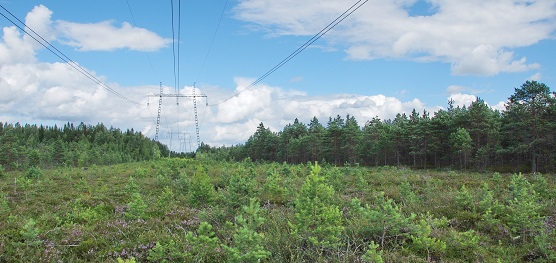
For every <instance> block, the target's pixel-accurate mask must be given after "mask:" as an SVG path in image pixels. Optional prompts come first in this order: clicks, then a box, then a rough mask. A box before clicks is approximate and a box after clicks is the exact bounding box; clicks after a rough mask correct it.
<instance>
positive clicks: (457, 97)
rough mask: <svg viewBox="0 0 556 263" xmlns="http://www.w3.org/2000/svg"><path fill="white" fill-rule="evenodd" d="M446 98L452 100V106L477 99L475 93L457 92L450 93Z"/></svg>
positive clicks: (468, 103)
mask: <svg viewBox="0 0 556 263" xmlns="http://www.w3.org/2000/svg"><path fill="white" fill-rule="evenodd" d="M448 100H453V101H454V106H460V107H462V106H469V105H471V103H472V102H474V101H475V100H477V97H476V96H475V95H470V94H462V93H457V94H452V95H450V97H449V98H448Z"/></svg>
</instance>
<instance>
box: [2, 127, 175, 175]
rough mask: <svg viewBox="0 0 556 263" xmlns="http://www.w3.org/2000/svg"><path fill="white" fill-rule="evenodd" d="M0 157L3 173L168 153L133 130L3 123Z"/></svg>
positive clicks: (131, 159)
mask: <svg viewBox="0 0 556 263" xmlns="http://www.w3.org/2000/svg"><path fill="white" fill-rule="evenodd" d="M0 153H1V154H0V165H1V166H2V169H7V170H20V169H26V168H28V167H53V166H63V165H69V166H89V165H92V164H116V163H125V162H133V161H143V160H152V159H153V158H158V157H160V156H161V155H164V156H167V155H168V153H169V150H168V147H166V145H163V144H161V143H159V142H157V141H153V140H151V139H149V138H147V137H145V136H144V135H143V134H141V133H140V132H136V131H134V130H133V129H131V130H126V131H121V130H120V129H117V128H113V127H110V128H106V127H105V126H104V125H103V124H102V123H100V124H97V125H95V126H91V125H85V124H83V123H81V124H79V125H78V126H74V125H73V124H72V123H67V124H65V125H64V126H63V127H58V126H56V125H55V126H53V127H48V126H43V125H40V126H37V125H30V124H25V125H21V124H19V123H16V124H8V123H1V122H0Z"/></svg>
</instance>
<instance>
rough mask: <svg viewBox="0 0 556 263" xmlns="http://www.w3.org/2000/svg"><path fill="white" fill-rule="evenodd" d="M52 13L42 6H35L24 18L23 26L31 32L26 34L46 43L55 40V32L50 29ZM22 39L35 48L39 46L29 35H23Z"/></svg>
mask: <svg viewBox="0 0 556 263" xmlns="http://www.w3.org/2000/svg"><path fill="white" fill-rule="evenodd" d="M52 13H53V12H52V11H50V9H48V8H47V7H45V6H44V5H38V6H35V7H34V8H33V10H31V12H29V13H28V14H27V16H26V17H25V25H26V26H27V27H29V28H31V29H32V31H31V30H29V31H28V33H29V34H30V35H32V36H33V37H35V38H37V39H39V40H40V39H41V38H42V39H44V40H46V41H51V40H54V39H56V34H55V31H54V30H53V28H52V20H51V17H52ZM33 32H34V33H33ZM35 33H36V34H35ZM37 34H38V36H37ZM39 36H40V37H39ZM24 39H25V40H26V41H27V42H29V43H32V44H33V45H34V46H35V47H39V46H40V44H39V43H37V42H36V41H35V40H34V39H32V37H30V36H29V35H25V37H24Z"/></svg>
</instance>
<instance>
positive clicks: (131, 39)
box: [57, 21, 171, 51]
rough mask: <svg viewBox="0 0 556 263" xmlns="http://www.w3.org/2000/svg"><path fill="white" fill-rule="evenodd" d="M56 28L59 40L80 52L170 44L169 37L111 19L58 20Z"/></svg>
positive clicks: (143, 47)
mask: <svg viewBox="0 0 556 263" xmlns="http://www.w3.org/2000/svg"><path fill="white" fill-rule="evenodd" d="M57 30H59V31H60V32H61V35H62V42H64V43H65V44H67V45H70V46H73V47H76V48H78V49H79V50H81V51H92V50H101V51H111V50H115V49H124V48H127V49H131V50H139V51H155V50H158V49H160V48H163V47H166V46H167V45H168V44H169V43H171V40H170V39H164V38H162V37H160V36H158V35H157V34H155V33H153V32H151V31H149V30H146V29H144V28H138V27H133V26H132V25H130V24H129V23H127V22H124V23H122V25H121V27H117V26H115V25H114V23H113V22H112V21H102V22H99V23H91V24H80V23H74V22H68V21H57Z"/></svg>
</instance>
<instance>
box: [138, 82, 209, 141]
mask: <svg viewBox="0 0 556 263" xmlns="http://www.w3.org/2000/svg"><path fill="white" fill-rule="evenodd" d="M150 97H158V98H159V99H158V115H157V117H156V134H155V135H154V139H155V141H157V140H158V131H159V129H160V112H161V111H162V98H163V97H172V98H176V100H178V99H179V98H193V111H194V112H195V130H196V131H197V147H200V146H201V137H200V136H199V117H198V116H197V97H201V98H205V99H206V98H207V95H205V94H195V85H193V94H180V93H177V94H164V93H162V82H161V83H160V94H159V95H147V106H148V105H149V98H150ZM178 104H179V103H178ZM206 105H207V106H208V101H207V102H206Z"/></svg>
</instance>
